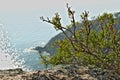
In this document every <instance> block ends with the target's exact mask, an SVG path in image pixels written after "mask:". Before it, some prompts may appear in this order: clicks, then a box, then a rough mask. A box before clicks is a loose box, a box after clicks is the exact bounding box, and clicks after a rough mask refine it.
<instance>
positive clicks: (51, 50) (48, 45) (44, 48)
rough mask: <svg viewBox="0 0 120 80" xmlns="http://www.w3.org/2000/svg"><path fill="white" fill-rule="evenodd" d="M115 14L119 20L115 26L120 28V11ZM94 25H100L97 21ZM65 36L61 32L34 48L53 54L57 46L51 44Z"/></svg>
mask: <svg viewBox="0 0 120 80" xmlns="http://www.w3.org/2000/svg"><path fill="white" fill-rule="evenodd" d="M114 16H115V18H116V19H117V21H118V22H117V24H116V25H114V27H115V29H120V12H118V13H115V14H114ZM80 26H81V24H78V25H77V29H79V28H80ZM93 26H98V24H97V23H95V24H94V25H93ZM70 29H71V30H73V27H71V28H70ZM65 33H66V34H67V35H69V36H70V35H71V34H70V33H69V32H68V31H65ZM64 38H65V35H64V34H63V33H59V34H58V35H56V36H55V37H53V38H51V39H50V40H49V42H48V43H47V44H46V45H45V46H44V47H40V46H37V47H36V48H34V50H37V51H39V53H41V52H44V51H46V52H48V53H50V54H51V55H53V54H55V53H56V52H57V46H54V47H51V46H52V45H53V43H54V42H55V41H56V40H62V39H64Z"/></svg>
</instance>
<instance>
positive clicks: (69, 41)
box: [40, 4, 120, 72]
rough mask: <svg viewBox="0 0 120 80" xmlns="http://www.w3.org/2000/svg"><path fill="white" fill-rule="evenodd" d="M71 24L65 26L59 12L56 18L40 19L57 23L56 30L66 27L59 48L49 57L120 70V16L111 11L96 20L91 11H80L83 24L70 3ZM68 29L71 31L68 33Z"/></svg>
mask: <svg viewBox="0 0 120 80" xmlns="http://www.w3.org/2000/svg"><path fill="white" fill-rule="evenodd" d="M67 10H68V16H69V18H70V20H71V23H70V25H72V28H73V29H71V27H70V26H67V27H63V26H62V23H61V18H60V16H59V14H58V13H56V14H55V16H54V17H53V18H52V19H49V18H47V19H44V17H41V18H40V19H41V20H43V21H45V22H48V23H50V24H53V25H54V28H55V29H56V30H60V31H62V33H63V34H64V35H65V36H66V39H63V40H59V41H56V42H55V45H57V46H58V49H57V50H58V51H57V53H56V54H55V55H53V56H52V57H51V58H50V59H49V63H50V64H52V65H58V64H77V65H85V66H88V65H93V66H96V67H99V68H103V69H108V70H114V71H118V72H119V71H120V63H119V62H120V30H116V29H115V28H114V25H115V24H116V20H115V18H114V17H113V15H112V14H111V13H104V14H103V15H100V16H98V17H97V18H96V19H95V20H89V19H88V17H89V12H87V11H84V12H83V13H82V15H80V17H81V19H82V23H81V24H82V26H81V25H80V23H78V22H77V21H76V20H75V18H74V14H75V11H73V10H71V8H70V7H69V6H68V4H67ZM65 31H68V32H69V33H70V34H71V35H67V34H66V33H65Z"/></svg>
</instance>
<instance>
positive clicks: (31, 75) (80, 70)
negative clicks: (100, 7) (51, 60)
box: [0, 65, 120, 80]
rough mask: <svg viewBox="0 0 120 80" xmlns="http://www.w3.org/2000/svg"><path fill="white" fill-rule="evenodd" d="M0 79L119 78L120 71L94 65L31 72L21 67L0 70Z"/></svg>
mask: <svg viewBox="0 0 120 80" xmlns="http://www.w3.org/2000/svg"><path fill="white" fill-rule="evenodd" d="M0 80H120V73H115V72H111V71H107V70H102V69H98V68H95V67H84V66H75V65H67V66H63V67H54V68H53V69H47V70H41V71H32V72H26V71H23V70H22V69H9V70H0Z"/></svg>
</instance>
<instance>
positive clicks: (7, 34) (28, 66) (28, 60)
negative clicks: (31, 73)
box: [0, 25, 57, 70]
mask: <svg viewBox="0 0 120 80" xmlns="http://www.w3.org/2000/svg"><path fill="white" fill-rule="evenodd" d="M20 28H21V27H19V30H17V29H14V28H13V27H11V28H9V27H7V28H6V26H4V25H0V69H9V68H22V69H23V70H40V69H44V65H42V64H40V61H41V59H40V56H39V53H38V52H37V51H31V50H30V49H31V48H33V47H36V46H44V45H45V44H46V43H47V42H48V41H49V39H50V38H52V36H54V35H55V34H57V33H54V32H53V33H51V32H50V30H49V31H48V33H47V34H46V35H45V34H42V33H41V32H42V31H37V29H35V30H34V29H32V28H31V29H30V28H29V31H30V32H31V31H33V32H31V33H27V32H26V31H24V30H25V29H24V28H21V29H20ZM45 33H46V32H45ZM49 33H51V34H49ZM48 34H49V36H47V35H48ZM40 35H41V36H40ZM43 35H44V36H43ZM39 36H40V37H39ZM45 36H46V37H45Z"/></svg>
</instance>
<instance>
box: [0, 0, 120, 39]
mask: <svg viewBox="0 0 120 80" xmlns="http://www.w3.org/2000/svg"><path fill="white" fill-rule="evenodd" d="M66 3H69V5H70V6H72V8H73V9H74V10H75V11H76V18H77V19H79V15H80V14H81V13H82V12H83V11H84V10H88V11H89V12H90V15H91V16H94V15H99V14H100V13H103V12H118V11H120V10H119V9H120V0H0V24H3V25H4V27H5V28H6V29H8V31H9V33H10V34H11V35H12V37H14V36H15V35H17V37H19V38H21V39H25V38H26V39H28V40H29V39H30V38H31V37H33V38H36V37H37V36H40V37H42V39H43V40H44V39H50V38H51V36H53V35H55V34H56V31H55V30H54V29H53V28H51V25H49V24H46V23H44V22H42V21H40V19H39V17H40V16H45V17H52V16H53V15H54V13H55V12H59V13H60V15H61V17H62V22H63V23H64V24H65V23H68V22H69V21H68V19H66V18H67V16H66V14H67V13H66ZM24 32H26V33H25V34H24ZM34 32H36V33H35V34H36V35H35V34H34V35H33V33H34ZM39 32H41V34H39ZM23 34H24V36H23ZM28 34H29V35H32V36H28ZM48 34H49V36H48V37H46V38H45V35H48ZM17 37H16V40H18V39H17Z"/></svg>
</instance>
